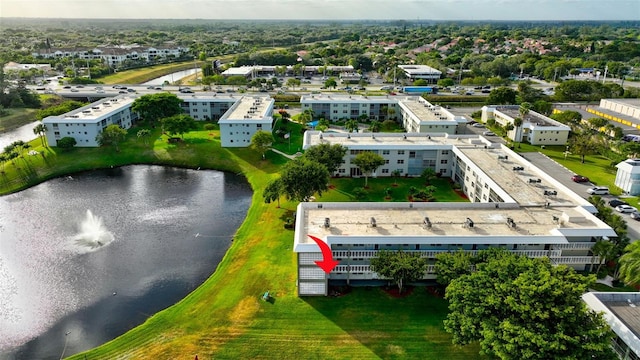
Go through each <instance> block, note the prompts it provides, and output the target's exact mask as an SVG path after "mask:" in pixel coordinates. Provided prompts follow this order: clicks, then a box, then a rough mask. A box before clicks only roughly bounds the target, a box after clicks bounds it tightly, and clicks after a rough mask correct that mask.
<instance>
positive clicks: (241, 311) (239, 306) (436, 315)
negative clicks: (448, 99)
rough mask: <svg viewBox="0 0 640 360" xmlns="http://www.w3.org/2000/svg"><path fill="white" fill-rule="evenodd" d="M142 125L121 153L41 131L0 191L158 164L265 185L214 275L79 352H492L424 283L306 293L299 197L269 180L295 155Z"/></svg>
mask: <svg viewBox="0 0 640 360" xmlns="http://www.w3.org/2000/svg"><path fill="white" fill-rule="evenodd" d="M138 130H139V129H138V128H134V129H131V130H130V131H129V134H130V135H129V137H128V139H127V140H126V141H125V142H124V143H123V144H121V151H120V152H115V151H114V150H113V149H112V148H98V149H93V148H89V149H82V148H77V149H72V150H71V151H68V152H61V151H60V149H57V148H46V149H45V148H42V147H41V146H40V145H39V140H35V141H34V142H32V146H33V148H34V149H35V150H37V151H41V152H43V153H44V154H45V155H46V156H45V157H42V156H30V157H29V156H27V157H25V159H24V160H22V159H19V160H16V162H15V164H12V163H7V164H6V165H5V167H4V173H3V174H2V176H1V180H0V191H1V192H2V193H3V194H4V193H8V192H11V191H16V190H19V189H21V188H24V187H27V186H30V185H34V184H36V183H38V182H41V181H43V180H44V179H47V178H50V177H53V176H62V175H65V174H69V173H73V172H76V171H81V170H87V169H95V168H101V167H108V166H112V165H113V166H118V165H125V164H133V163H148V164H162V165H176V166H186V167H192V168H196V167H201V168H203V169H208V168H212V169H220V170H226V171H233V172H236V173H237V172H241V173H243V174H244V175H245V176H246V177H247V179H248V181H249V183H250V184H251V186H252V188H253V189H254V194H253V201H252V205H251V207H250V209H249V211H248V213H247V216H246V218H245V221H244V223H243V224H242V226H241V227H240V228H239V229H238V231H237V233H236V234H235V236H234V241H233V245H232V246H231V247H230V249H229V250H228V252H227V254H226V255H225V257H224V259H223V260H222V261H221V263H220V264H219V265H218V267H217V269H215V273H213V275H212V276H211V277H210V278H209V279H207V280H206V281H205V283H204V284H202V285H201V286H200V287H198V288H197V289H196V290H195V291H193V292H192V293H191V294H189V295H188V296H187V297H186V298H185V299H183V300H182V301H180V302H179V303H178V304H176V305H174V306H171V307H169V308H167V309H166V310H164V311H161V312H159V313H158V314H155V315H153V316H151V317H149V319H148V320H147V321H146V322H145V323H144V324H142V325H140V326H138V327H136V328H134V329H133V330H131V331H129V332H127V333H126V334H124V335H122V336H120V337H118V338H117V339H114V340H113V341H110V342H108V343H106V344H104V345H102V346H100V347H98V348H96V349H93V350H91V351H88V352H86V353H83V354H78V355H75V356H73V357H72V358H75V359H85V357H86V358H87V359H177V358H185V359H193V358H194V357H195V355H196V354H198V356H199V358H200V359H212V358H221V359H225V358H261V359H267V358H273V359H373V358H391V359H393V358H397V359H406V358H415V359H477V358H481V357H480V355H478V352H479V347H478V346H477V344H474V345H470V346H465V347H458V346H454V345H452V344H451V337H450V336H449V335H448V334H446V333H445V332H444V331H443V327H442V319H443V318H444V317H445V316H446V313H447V308H446V302H445V301H444V300H442V299H440V298H436V297H433V296H431V295H429V294H427V292H426V291H425V290H424V289H423V288H417V289H416V290H415V291H414V292H413V293H412V294H411V295H409V296H407V297H406V298H402V299H396V298H392V297H390V296H388V295H387V294H386V293H385V292H384V291H382V290H381V289H377V288H373V289H366V288H360V289H355V290H354V291H353V292H351V293H349V294H346V295H344V296H342V297H338V298H324V297H321V298H298V297H297V295H296V278H297V271H296V256H295V254H294V253H293V252H292V243H293V231H292V230H285V229H284V228H283V221H282V218H284V217H286V215H287V214H290V213H291V211H293V210H294V209H295V207H296V204H295V203H291V202H283V203H282V204H281V205H282V206H281V207H277V205H276V204H273V203H272V204H265V203H264V200H263V199H262V190H261V189H263V188H264V186H265V185H266V184H267V183H268V182H269V181H270V180H271V179H273V178H274V177H275V176H277V172H278V169H279V167H280V165H281V164H283V163H284V162H286V161H287V160H286V159H285V158H284V157H281V156H279V155H277V154H275V153H273V152H268V153H267V159H266V160H261V156H260V154H258V153H256V152H255V151H253V150H250V149H246V148H232V149H229V148H222V147H221V146H220V141H219V131H217V130H210V131H207V130H202V129H201V130H198V131H194V132H191V133H189V134H187V135H185V139H184V142H183V143H178V144H168V143H167V142H166V137H161V136H160V133H159V129H154V130H153V133H152V136H150V137H149V139H148V140H149V143H148V145H147V144H145V142H144V140H143V139H138V138H136V136H135V134H136V132H137V131H138ZM343 180H344V179H340V181H343ZM376 180H377V179H376ZM380 180H382V179H380ZM400 180H405V179H399V182H400ZM332 181H333V180H332ZM355 182H356V183H357V182H359V179H358V180H356V181H355ZM383 186H384V185H383ZM372 188H374V185H373V184H372ZM211 270H212V271H213V270H214V267H213V266H212V269H211ZM266 290H269V291H271V292H272V293H273V294H274V300H275V301H274V302H273V303H271V302H265V301H262V300H261V294H262V293H263V292H264V291H266Z"/></svg>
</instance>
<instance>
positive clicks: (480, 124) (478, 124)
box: [471, 123, 484, 128]
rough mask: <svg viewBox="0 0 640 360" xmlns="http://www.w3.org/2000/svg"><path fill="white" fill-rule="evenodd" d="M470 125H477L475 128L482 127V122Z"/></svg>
mask: <svg viewBox="0 0 640 360" xmlns="http://www.w3.org/2000/svg"><path fill="white" fill-rule="evenodd" d="M471 126H473V127H477V128H483V127H484V124H482V123H475V124H473V125H471Z"/></svg>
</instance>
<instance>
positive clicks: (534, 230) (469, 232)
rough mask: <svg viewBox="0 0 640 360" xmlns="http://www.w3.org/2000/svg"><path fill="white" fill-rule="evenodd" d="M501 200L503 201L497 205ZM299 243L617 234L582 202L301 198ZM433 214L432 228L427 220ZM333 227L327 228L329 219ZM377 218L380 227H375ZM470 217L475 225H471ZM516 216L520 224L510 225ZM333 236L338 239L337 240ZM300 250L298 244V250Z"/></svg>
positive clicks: (541, 239)
mask: <svg viewBox="0 0 640 360" xmlns="http://www.w3.org/2000/svg"><path fill="white" fill-rule="evenodd" d="M496 205H497V206H496ZM298 209H299V210H302V213H300V212H298V216H302V218H300V219H297V221H299V222H300V226H301V227H300V228H298V227H296V230H297V231H296V237H297V238H296V240H295V245H294V246H298V245H304V244H313V240H311V239H310V238H309V237H308V236H307V235H313V236H316V237H319V238H321V239H327V240H328V241H329V243H341V244H349V243H362V244H367V243H368V244H371V243H400V244H402V243H419V244H551V243H556V244H564V243H567V240H566V236H567V233H569V234H570V236H584V237H590V236H615V233H614V232H613V230H612V229H611V228H609V227H608V226H607V225H606V224H604V223H602V222H600V221H599V220H598V219H597V218H596V217H595V216H593V215H591V214H590V213H589V212H587V211H586V210H584V209H583V208H581V207H579V206H560V207H549V208H545V207H520V206H518V205H517V204H505V203H300V204H299V205H298ZM425 217H428V218H429V221H430V222H431V227H430V228H428V227H426V226H425V225H424V219H425ZM326 218H328V219H329V223H330V226H329V227H328V228H326V227H324V223H325V219H326ZM371 218H374V219H375V223H376V226H375V227H373V226H371ZM467 218H469V219H471V220H472V221H473V227H468V226H466V224H467ZM509 218H511V219H512V220H513V222H514V223H515V224H516V226H515V227H510V226H508V225H507V219H509ZM332 239H333V242H332V241H331V240H332ZM301 249H302V248H301V247H298V250H296V248H295V247H294V251H299V250H301Z"/></svg>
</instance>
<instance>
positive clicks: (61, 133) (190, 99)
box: [42, 93, 273, 147]
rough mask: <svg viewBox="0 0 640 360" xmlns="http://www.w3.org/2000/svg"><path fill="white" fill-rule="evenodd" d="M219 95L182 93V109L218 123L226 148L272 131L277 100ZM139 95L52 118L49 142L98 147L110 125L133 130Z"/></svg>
mask: <svg viewBox="0 0 640 360" xmlns="http://www.w3.org/2000/svg"><path fill="white" fill-rule="evenodd" d="M217 95H218V94H215V93H206V94H198V95H196V94H180V95H178V97H179V98H180V99H181V100H182V104H181V105H180V106H181V108H182V110H183V111H184V112H185V113H186V114H188V115H189V116H191V117H193V118H194V119H195V120H199V121H206V120H213V121H216V120H217V121H218V122H219V124H220V141H221V143H222V146H224V147H245V146H249V145H250V144H251V137H252V136H253V134H255V132H256V131H258V130H265V131H271V130H272V124H273V117H272V112H273V99H271V98H269V97H267V96H237V95H223V96H217ZM138 96H139V95H137V94H133V93H132V94H126V95H120V96H116V97H114V98H108V99H102V100H99V101H96V102H93V103H91V104H90V105H87V106H84V107H81V108H79V109H76V110H73V111H70V112H68V113H66V114H62V115H58V116H48V117H46V118H45V119H44V120H43V121H42V122H43V124H45V125H46V126H47V134H46V135H47V142H48V144H49V146H56V145H57V141H58V140H60V139H61V138H63V137H73V138H75V139H76V143H77V145H76V146H80V147H97V146H99V145H98V142H97V141H96V137H97V135H98V134H99V133H100V132H102V130H103V129H104V128H106V127H107V126H109V125H112V124H116V125H119V126H120V127H122V128H123V129H129V128H130V127H131V126H132V125H133V124H134V123H135V121H136V120H137V119H138V114H137V113H135V112H133V111H132V110H131V106H132V105H133V102H134V101H135V99H136V98H137V97H138Z"/></svg>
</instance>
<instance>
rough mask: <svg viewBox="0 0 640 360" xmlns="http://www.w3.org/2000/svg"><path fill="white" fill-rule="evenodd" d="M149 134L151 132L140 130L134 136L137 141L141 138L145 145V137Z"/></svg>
mask: <svg viewBox="0 0 640 360" xmlns="http://www.w3.org/2000/svg"><path fill="white" fill-rule="evenodd" d="M150 133H151V130H149V129H141V130H138V133H137V134H136V136H138V139H140V138H142V141H143V142H144V144H145V145H147V137H148V136H149V134H150Z"/></svg>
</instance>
